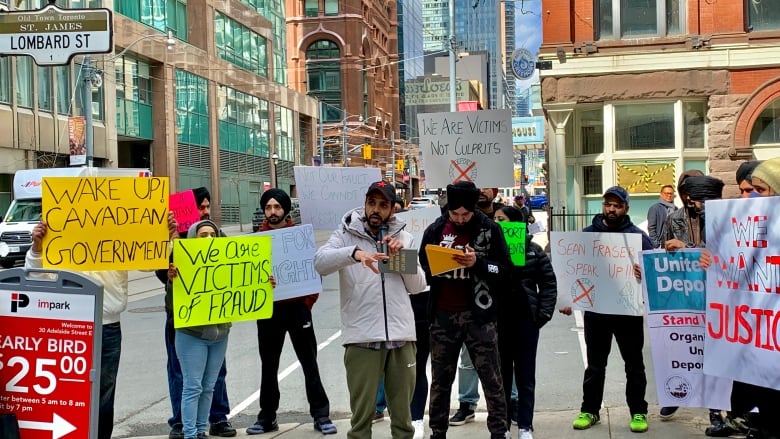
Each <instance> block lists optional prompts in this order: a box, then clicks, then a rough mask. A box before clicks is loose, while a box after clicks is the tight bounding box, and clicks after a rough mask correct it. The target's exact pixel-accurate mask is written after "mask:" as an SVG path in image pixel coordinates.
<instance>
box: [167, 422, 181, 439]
mask: <svg viewBox="0 0 780 439" xmlns="http://www.w3.org/2000/svg"><path fill="white" fill-rule="evenodd" d="M168 439H184V426H183V425H181V424H173V427H171V432H170V433H168Z"/></svg>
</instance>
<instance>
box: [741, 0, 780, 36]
mask: <svg viewBox="0 0 780 439" xmlns="http://www.w3.org/2000/svg"><path fill="white" fill-rule="evenodd" d="M745 4H746V5H747V10H748V30H751V31H761V30H778V29H780V1H778V0H745Z"/></svg>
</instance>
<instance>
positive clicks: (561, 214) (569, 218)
mask: <svg viewBox="0 0 780 439" xmlns="http://www.w3.org/2000/svg"><path fill="white" fill-rule="evenodd" d="M594 215H596V214H595V213H577V212H569V211H567V210H566V207H565V206H564V207H561V208H560V209H555V208H554V207H552V206H550V231H551V232H552V231H555V232H580V231H582V229H584V228H585V227H588V226H589V225H590V224H591V222H593V216H594Z"/></svg>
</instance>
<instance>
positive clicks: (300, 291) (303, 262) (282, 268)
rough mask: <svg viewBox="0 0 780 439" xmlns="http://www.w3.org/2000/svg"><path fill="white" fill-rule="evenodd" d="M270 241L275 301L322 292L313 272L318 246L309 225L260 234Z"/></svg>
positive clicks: (320, 283)
mask: <svg viewBox="0 0 780 439" xmlns="http://www.w3.org/2000/svg"><path fill="white" fill-rule="evenodd" d="M256 235H259V236H270V237H271V238H272V240H273V244H272V245H273V261H274V264H273V273H274V278H275V279H276V288H274V301H279V300H284V299H290V298H293V297H300V296H306V295H309V294H314V293H319V292H321V291H322V280H321V279H320V275H319V273H317V270H315V269H314V253H315V252H316V251H317V244H316V243H315V240H314V228H312V226H311V224H304V225H301V226H297V227H285V228H283V229H277V230H269V231H266V232H260V233H257V234H256Z"/></svg>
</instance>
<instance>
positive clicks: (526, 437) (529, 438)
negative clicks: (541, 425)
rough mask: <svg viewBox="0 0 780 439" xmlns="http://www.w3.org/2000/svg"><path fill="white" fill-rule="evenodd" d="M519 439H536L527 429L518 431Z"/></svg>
mask: <svg viewBox="0 0 780 439" xmlns="http://www.w3.org/2000/svg"><path fill="white" fill-rule="evenodd" d="M518 433H519V434H518V435H517V439H534V435H533V434H531V430H526V429H525V428H521V429H520V430H519V431H518Z"/></svg>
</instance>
